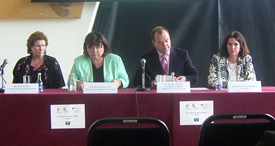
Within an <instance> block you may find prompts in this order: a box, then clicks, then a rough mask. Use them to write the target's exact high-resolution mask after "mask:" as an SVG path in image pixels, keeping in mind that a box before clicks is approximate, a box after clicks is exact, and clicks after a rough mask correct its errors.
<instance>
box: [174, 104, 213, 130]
mask: <svg viewBox="0 0 275 146" xmlns="http://www.w3.org/2000/svg"><path fill="white" fill-rule="evenodd" d="M179 104H180V125H201V124H202V123H203V121H204V120H205V119H206V118H208V117H209V116H211V115H213V112H214V105H213V100H205V101H180V103H179Z"/></svg>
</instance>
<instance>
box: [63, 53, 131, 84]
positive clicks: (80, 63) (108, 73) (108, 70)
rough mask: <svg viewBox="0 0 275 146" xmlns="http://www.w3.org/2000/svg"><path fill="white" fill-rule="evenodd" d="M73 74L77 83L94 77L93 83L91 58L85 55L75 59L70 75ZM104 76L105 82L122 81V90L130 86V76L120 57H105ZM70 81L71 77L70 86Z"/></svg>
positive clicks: (109, 55)
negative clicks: (86, 77)
mask: <svg viewBox="0 0 275 146" xmlns="http://www.w3.org/2000/svg"><path fill="white" fill-rule="evenodd" d="M72 73H74V74H75V76H74V77H75V80H76V81H79V80H83V76H87V75H89V76H90V77H92V78H91V82H93V67H92V61H91V59H90V57H89V56H87V55H85V54H84V55H81V56H78V57H77V58H75V59H74V64H73V67H72V69H71V73H70V74H72ZM103 76H104V81H105V82H111V81H112V80H114V79H120V81H121V83H122V88H127V87H128V85H129V78H128V74H127V72H126V70H125V67H124V64H123V62H122V59H121V58H120V57H119V56H118V55H115V54H112V53H108V54H107V55H106V56H105V57H104V63H103ZM70 80H71V76H69V78H68V84H67V85H68V86H69V82H70Z"/></svg>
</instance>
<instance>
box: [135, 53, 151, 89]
mask: <svg viewBox="0 0 275 146" xmlns="http://www.w3.org/2000/svg"><path fill="white" fill-rule="evenodd" d="M145 63H146V60H145V59H144V58H142V59H141V60H140V64H141V69H142V87H141V88H140V87H139V88H137V90H138V91H149V90H150V88H145Z"/></svg>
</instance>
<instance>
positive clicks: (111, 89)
mask: <svg viewBox="0 0 275 146" xmlns="http://www.w3.org/2000/svg"><path fill="white" fill-rule="evenodd" d="M83 86H84V89H83V93H117V83H115V82H109V83H106V82H96V83H85V82H84V84H83Z"/></svg>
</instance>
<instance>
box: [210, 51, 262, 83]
mask: <svg viewBox="0 0 275 146" xmlns="http://www.w3.org/2000/svg"><path fill="white" fill-rule="evenodd" d="M228 64H229V61H228V58H226V57H222V56H220V54H219V53H218V54H214V55H213V57H212V59H211V61H210V67H209V75H208V86H209V87H216V81H217V80H218V71H220V73H221V79H222V88H227V85H228V80H229V72H228V70H227V68H228ZM237 80H238V81H256V80H257V79H256V73H255V70H254V66H253V64H252V57H251V56H250V55H246V56H245V57H244V58H243V59H241V58H240V57H239V58H238V61H237Z"/></svg>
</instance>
